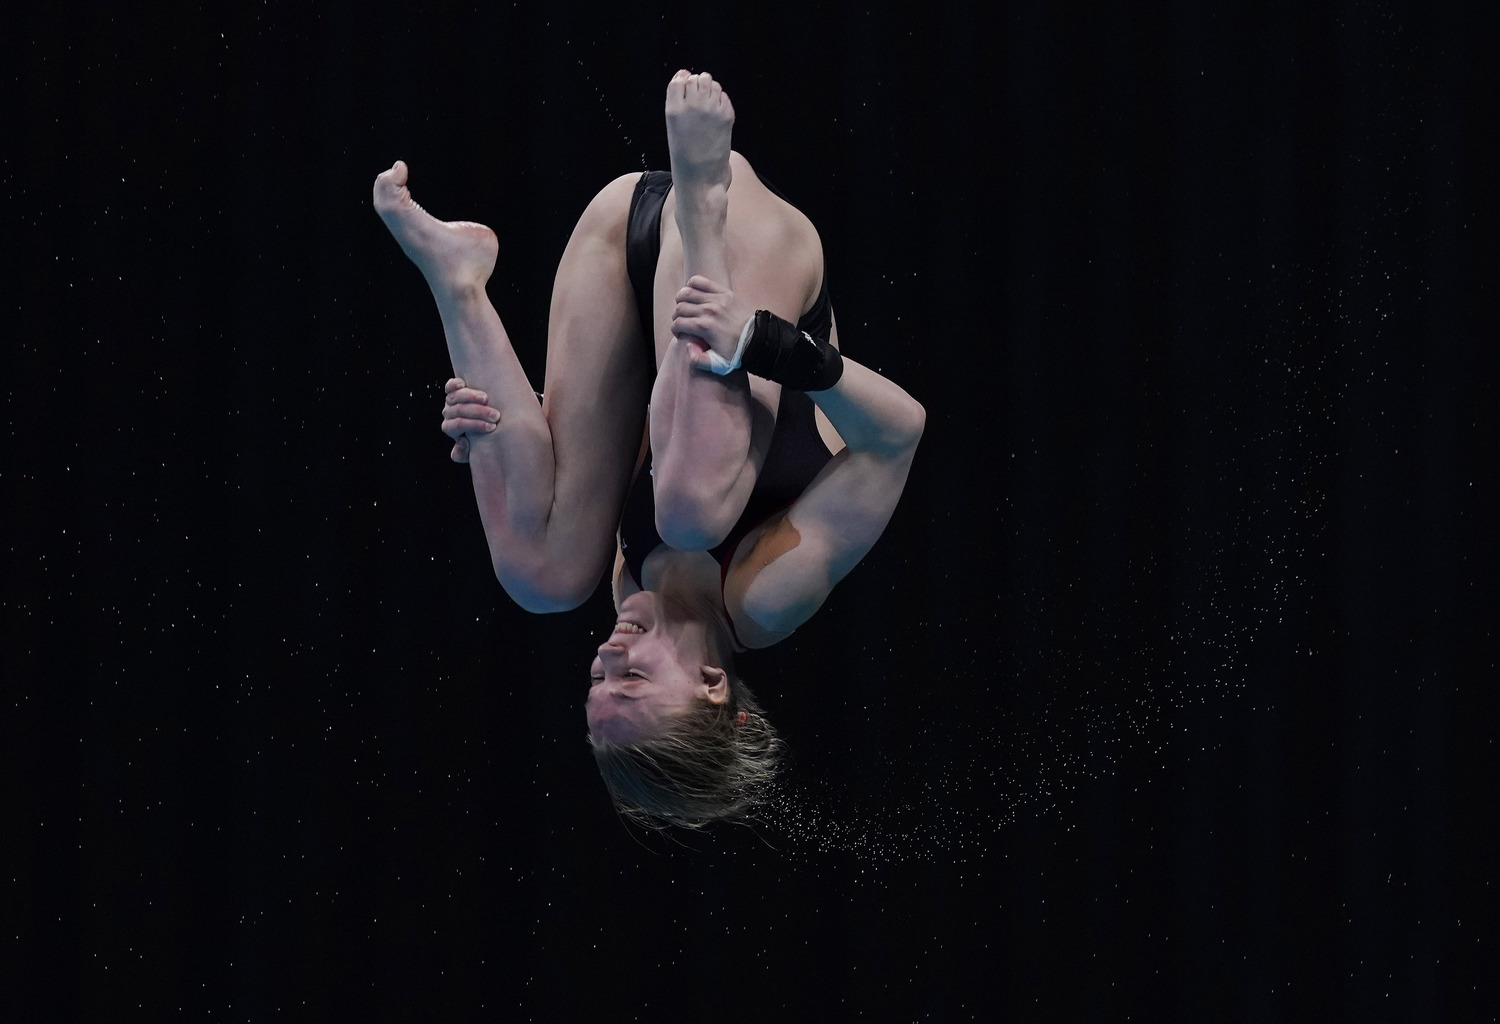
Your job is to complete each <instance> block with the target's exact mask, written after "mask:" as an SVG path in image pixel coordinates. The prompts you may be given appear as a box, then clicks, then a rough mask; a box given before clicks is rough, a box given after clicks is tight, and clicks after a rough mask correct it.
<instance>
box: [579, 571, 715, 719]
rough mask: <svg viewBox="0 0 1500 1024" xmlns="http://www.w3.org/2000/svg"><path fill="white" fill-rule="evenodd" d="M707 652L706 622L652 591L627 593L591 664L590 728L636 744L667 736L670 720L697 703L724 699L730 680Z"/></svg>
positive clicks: (587, 707) (587, 706)
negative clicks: (677, 610) (663, 730)
mask: <svg viewBox="0 0 1500 1024" xmlns="http://www.w3.org/2000/svg"><path fill="white" fill-rule="evenodd" d="M707 657H708V643H707V639H706V634H705V633H704V627H703V625H702V623H698V622H694V621H693V620H691V619H688V618H685V617H684V616H682V615H681V614H678V613H675V612H673V611H671V610H670V609H669V606H668V605H667V604H666V603H665V602H663V601H662V600H661V599H660V598H659V597H657V595H655V594H653V593H651V592H649V591H643V592H641V593H638V594H633V595H631V596H630V597H629V598H626V600H625V601H624V602H623V603H622V604H621V605H620V611H619V614H618V616H617V618H616V622H615V625H614V628H613V629H612V630H611V631H610V634H609V636H608V637H606V638H605V640H604V643H602V644H600V645H599V653H598V656H597V657H595V658H594V663H593V664H592V665H591V666H590V667H589V677H590V678H589V697H588V702H587V704H586V705H585V708H586V710H587V712H588V723H589V733H590V734H591V735H592V736H593V737H594V738H595V739H603V740H609V741H612V742H615V743H635V742H639V741H641V740H645V739H650V738H652V737H653V736H656V735H658V734H660V732H661V727H662V725H663V723H665V722H666V721H668V720H669V719H671V718H672V717H674V716H676V715H680V714H683V713H684V712H686V711H687V710H688V709H689V708H691V707H692V706H693V705H694V703H695V702H697V701H700V700H707V701H711V702H713V703H723V702H724V701H725V700H727V699H728V698H729V687H728V684H727V681H726V680H725V678H724V673H723V671H722V670H720V669H718V668H715V667H713V666H710V665H709V664H708V663H707Z"/></svg>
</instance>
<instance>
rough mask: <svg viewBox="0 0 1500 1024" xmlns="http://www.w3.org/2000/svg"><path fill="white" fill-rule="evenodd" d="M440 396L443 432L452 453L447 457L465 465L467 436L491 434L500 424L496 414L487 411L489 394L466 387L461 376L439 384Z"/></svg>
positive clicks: (467, 452)
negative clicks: (440, 385) (442, 397)
mask: <svg viewBox="0 0 1500 1024" xmlns="http://www.w3.org/2000/svg"><path fill="white" fill-rule="evenodd" d="M443 393H444V395H445V396H446V398H445V399H444V401H443V433H445V434H447V435H448V436H449V437H451V438H453V451H451V452H449V453H448V457H449V458H450V459H452V460H453V461H454V462H468V461H469V436H470V435H471V434H472V435H475V436H480V437H482V436H483V435H485V434H489V433H491V432H493V431H494V429H495V427H496V426H497V425H498V424H499V423H500V412H499V410H498V409H491V408H490V404H489V402H490V396H489V395H486V394H485V393H484V392H483V391H477V390H475V389H474V388H471V387H469V386H468V385H467V384H465V383H464V380H463V378H462V377H454V378H453V379H452V380H450V381H448V383H447V384H445V385H443Z"/></svg>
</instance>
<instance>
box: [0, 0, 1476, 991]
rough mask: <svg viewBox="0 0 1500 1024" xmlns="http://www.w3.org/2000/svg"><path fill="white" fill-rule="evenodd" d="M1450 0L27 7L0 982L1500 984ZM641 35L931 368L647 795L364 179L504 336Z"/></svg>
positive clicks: (1471, 200)
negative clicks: (894, 493) (616, 745)
mask: <svg viewBox="0 0 1500 1024" xmlns="http://www.w3.org/2000/svg"><path fill="white" fill-rule="evenodd" d="M1477 10H1478V7H1477V6H1476V7H1475V8H1473V9H1472V10H1471V9H1470V8H1467V7H1464V6H1461V5H1439V6H1438V7H1437V8H1436V9H1431V8H1429V7H1428V5H1417V4H1412V5H1401V4H1395V3H1344V4H1330V5H1321V4H1305V3H1275V2H1273V3H1249V2H1241V3H1236V4H1232V5H1218V4H1192V3H1177V4H1173V5H1127V4H1098V5H1083V4H1075V5H1063V4H1038V5H1022V6H1016V7H1000V6H991V5H988V4H978V3H963V2H956V0H938V2H933V3H925V4H901V5H891V4H876V3H863V4H862V3H834V4H820V3H770V4H754V5H742V4H734V3H725V4H695V5H671V6H664V7H660V8H644V7H643V8H639V9H636V8H635V7H634V5H629V4H620V5H610V6H608V7H604V6H599V7H596V6H595V5H592V4H582V5H577V4H567V3H555V4H548V5H540V4H531V3H516V4H481V5H432V4H421V3H416V4H400V5H397V4H380V3H375V4H362V5H356V4H339V5H315V6H313V7H303V6H296V7H293V6H290V5H281V4H270V3H268V4H250V3H246V4H231V5H224V6H221V5H204V6H201V7H193V6H189V5H180V6H173V7H170V8H164V7H158V8H157V9H156V11H155V13H151V14H133V15H127V14H125V13H122V12H118V11H116V12H114V13H110V12H109V11H107V10H106V9H105V8H103V7H99V8H95V9H90V8H87V7H82V8H81V7H76V6H75V7H69V6H47V7H43V6H39V5H31V6H28V7H26V8H25V9H23V10H21V11H19V12H12V13H11V14H10V15H9V16H8V25H7V28H6V36H7V38H6V40H5V42H4V43H3V44H0V45H3V47H4V55H5V62H4V64H5V68H6V71H5V74H6V76H7V77H8V79H9V82H10V96H9V97H7V100H6V103H5V114H4V115H3V116H4V118H5V121H6V123H7V127H6V129H5V131H4V140H5V142H4V147H3V151H0V181H3V183H4V197H5V205H4V211H3V224H4V239H5V243H4V247H5V258H6V263H7V266H8V272H7V275H6V279H7V283H8V285H9V287H8V289H7V293H6V294H7V297H6V299H5V301H4V304H3V308H4V309H5V320H4V336H5V367H6V370H5V379H4V381H3V396H4V398H3V401H4V408H3V424H4V437H5V442H4V443H5V465H4V468H3V475H0V480H3V482H4V485H5V492H4V495H5V496H4V509H5V523H6V525H5V528H4V531H3V535H4V538H5V540H4V545H3V550H4V556H5V557H4V561H5V569H4V580H5V586H4V604H3V612H4V618H3V622H4V630H5V634H4V642H3V652H0V671H3V673H4V683H3V692H4V696H5V703H4V711H3V714H4V720H5V725H6V729H5V732H6V734H7V737H8V738H7V740H6V742H5V744H4V753H3V757H4V762H3V766H4V773H5V781H4V793H5V806H4V821H3V830H4V843H3V846H0V849H3V851H4V868H5V870H4V872H3V878H0V884H3V886H4V893H3V904H0V905H3V907H4V928H3V934H0V941H3V942H4V948H3V951H0V961H3V963H4V975H5V977H4V980H5V985H6V989H7V992H6V994H5V1002H6V1004H7V1005H8V1006H11V1007H24V1006H28V1005H33V1004H35V1005H46V1006H48V1010H47V1012H46V1014H45V1016H41V1017H36V1018H26V1019H50V1020H75V1019H76V1020H90V1021H98V1020H118V1019H127V1018H131V1017H139V1018H141V1019H150V1020H165V1019H213V1020H221V1019H227V1020H245V1021H261V1020H271V1019H287V1020H355V1019H359V1020H402V1021H406V1020H477V1019H489V1020H527V1019H537V1020H578V1019H582V1018H583V1017H584V1016H585V1015H591V1016H592V1018H593V1019H600V1020H673V1019H685V1018H686V1017H687V1015H688V1014H689V1013H691V1014H693V1015H694V1016H696V1017H698V1018H699V1019H727V1020H759V1021H764V1020H814V1019H832V1020H843V1019H854V1018H863V1019H870V1020H892V1021H896V1020H924V1021H927V1020H931V1021H949V1020H954V1021H957V1020H996V1019H1016V1020H1024V1019H1037V1020H1064V1019H1088V1020H1161V1019H1183V1020H1195V1021H1200V1020H1245V1021H1261V1020H1279V1019H1285V1020H1309V1019H1325V1018H1330V1017H1331V1018H1336V1019H1346V1020H1361V1021H1367V1020H1385V1019H1394V1020H1440V1019H1441V1020H1472V1019H1487V1020H1489V1019H1494V1007H1495V1004H1496V993H1495V985H1494V982H1493V976H1492V970H1491V969H1492V967H1493V956H1492V954H1488V955H1487V952H1486V951H1487V948H1488V947H1486V946H1485V945H1484V944H1483V943H1482V942H1481V941H1480V938H1481V936H1480V929H1481V926H1482V922H1483V921H1484V920H1485V919H1487V918H1490V917H1493V915H1494V913H1495V889H1494V881H1495V864H1494V858H1493V855H1492V853H1491V852H1490V850H1489V849H1488V848H1487V847H1484V846H1481V845H1480V843H1479V842H1478V840H1477V835H1478V834H1479V833H1481V832H1483V831H1485V823H1486V822H1487V821H1488V820H1489V819H1491V818H1493V816H1494V811H1495V801H1494V786H1493V779H1494V773H1495V762H1494V756H1493V751H1494V748H1493V744H1492V740H1491V739H1490V732H1491V720H1490V718H1489V717H1488V716H1487V715H1485V714H1484V713H1483V710H1484V706H1483V698H1484V697H1486V696H1487V695H1488V691H1489V690H1490V689H1491V687H1492V686H1493V685H1494V681H1495V664H1494V653H1493V649H1494V645H1493V629H1494V625H1495V615H1494V607H1493V605H1489V606H1486V605H1485V604H1484V603H1483V601H1482V599H1481V596H1480V594H1481V591H1482V590H1483V589H1484V588H1485V587H1486V585H1487V584H1488V580H1489V575H1490V573H1491V572H1492V571H1493V569H1494V565H1495V563H1494V558H1493V556H1494V553H1495V551H1494V547H1495V544H1494V533H1495V530H1494V521H1493V511H1492V510H1493V499H1494V481H1493V467H1494V458H1495V450H1494V437H1495V419H1494V416H1493V412H1492V406H1493V403H1494V401H1495V398H1496V395H1495V388H1494V384H1493V378H1492V377H1491V376H1490V375H1489V374H1488V373H1487V360H1486V357H1487V356H1488V353H1489V352H1490V351H1491V350H1492V348H1493V345H1494V327H1493V324H1494V313H1495V290H1494V283H1493V271H1494V268H1495V261H1494V259H1493V256H1494V233H1493V228H1494V225H1493V222H1492V221H1490V220H1488V219H1486V218H1485V217H1483V216H1481V214H1480V212H1479V208H1480V207H1481V205H1482V203H1481V198H1482V194H1483V193H1484V192H1487V191H1488V186H1487V185H1486V182H1492V181H1493V171H1492V164H1491V163H1490V162H1489V161H1488V160H1487V159H1481V155H1480V154H1481V150H1482V149H1484V148H1486V147H1485V145H1484V144H1485V143H1486V142H1487V141H1488V139H1489V137H1490V136H1492V135H1493V131H1494V123H1495V117H1494V112H1495V105H1494V103H1493V101H1494V94H1493V86H1492V79H1491V78H1490V77H1489V76H1488V73H1487V66H1488V65H1489V64H1490V63H1492V60H1493V54H1492V53H1491V52H1490V47H1489V45H1488V44H1487V43H1486V42H1485V41H1484V36H1483V35H1482V33H1481V32H1480V31H1479V21H1478V18H1477ZM682 66H686V67H691V68H694V69H706V70H710V71H712V72H714V73H715V75H716V76H717V77H718V78H719V79H720V80H721V81H723V82H724V83H725V84H726V86H727V88H728V89H729V91H730V93H731V95H732V96H733V97H734V100H735V103H736V107H737V109H738V111H739V121H738V123H737V125H736V147H737V148H738V149H740V150H741V151H742V152H744V153H745V154H746V155H747V156H748V157H749V159H750V160H751V161H752V162H753V163H754V164H755V165H756V166H757V168H758V169H759V170H761V171H762V172H763V173H764V174H766V175H767V176H768V177H770V178H771V179H772V180H774V181H775V182H776V183H777V184H778V185H779V186H780V187H781V189H782V190H783V191H785V192H786V193H788V195H789V196H790V197H791V198H792V199H793V200H794V201H795V202H796V203H797V204H798V205H799V206H800V207H801V208H802V209H803V210H804V211H805V212H807V213H808V214H809V216H811V218H812V219H813V221H814V223H816V224H817V225H818V226H819V229H820V231H821V233H822V236H823V241H824V246H825V250H826V253H827V259H828V266H829V273H830V280H831V284H832V290H833V296H834V301H835V306H836V308H837V310H838V314H839V319H840V328H841V331H840V333H841V336H842V338H843V342H844V345H845V350H846V351H847V352H849V353H850V354H852V355H854V356H855V357H857V358H859V359H861V360H864V361H866V362H868V363H869V364H871V365H873V366H875V367H877V368H879V369H881V370H882V371H884V372H886V373H888V374H889V375H890V376H891V377H892V378H893V379H895V380H897V381H899V382H900V383H901V384H903V386H905V387H906V388H907V389H908V390H910V391H911V392H912V393H913V394H915V395H916V396H918V397H919V398H920V399H921V400H922V401H923V402H924V404H925V405H926V407H927V409H928V414H929V418H928V432H927V436H926V438H925V439H924V443H923V449H922V452H921V454H920V457H919V461H918V465H917V467H916V468H915V470H914V472H913V475H912V478H911V482H910V485H909V487H908V490H907V494H906V496H905V497H904V499H903V502H902V505H901V508H900V509H899V510H898V512H897V514H896V517H895V519H894V521H893V522H892V525H891V527H890V529H889V531H888V532H887V535H886V537H885V538H884V539H883V540H882V541H881V543H880V545H879V546H878V548H877V549H876V550H875V551H874V552H873V553H872V554H871V555H870V557H869V558H868V559H867V560H866V562H865V564H863V565H862V566H861V567H860V568H859V569H857V570H856V571H855V573H854V574H853V575H851V576H850V577H849V579H848V580H847V581H845V583H844V584H843V585H842V586H841V587H840V589H839V591H838V592H837V593H836V594H835V595H834V597H833V598H832V599H831V600H830V601H829V603H828V605H827V606H826V608H825V610H824V611H823V613H822V614H821V615H820V616H819V617H818V618H817V619H816V620H815V621H814V622H813V623H810V624H809V625H808V626H806V627H804V629H803V630H801V631H800V632H799V634H798V635H797V637H796V638H794V639H793V640H792V641H789V642H788V643H787V644H784V645H783V646H782V647H780V648H778V649H777V650H776V651H774V652H767V653H766V654H765V655H763V656H761V657H759V658H747V659H746V663H745V664H744V665H743V666H742V668H743V669H744V670H745V671H746V674H747V675H748V676H749V677H750V678H751V679H753V680H754V681H755V682H756V683H757V684H758V689H759V690H760V691H761V693H762V696H763V697H764V698H765V700H766V702H767V704H768V705H769V708H770V710H771V712H772V714H773V715H774V717H775V718H776V720H777V721H778V723H779V724H780V725H781V727H782V729H783V731H784V733H785V735H786V737H787V739H788V740H789V742H790V744H791V746H792V749H793V752H794V760H793V764H792V768H791V774H790V779H791V785H792V790H793V793H792V795H791V796H789V797H787V798H786V799H785V800H784V801H783V804H782V806H781V807H780V808H779V809H778V811H777V813H776V814H774V815H773V816H772V818H771V820H768V821H767V822H766V823H765V824H763V825H762V826H761V827H760V828H758V829H756V830H754V831H751V830H746V829H721V830H719V831H717V832H714V833H711V834H705V835H692V836H687V837H685V838H682V839H680V841H673V840H671V839H667V838H663V837H657V836H651V835H646V836H637V835H632V834H631V833H629V832H627V830H626V829H624V828H623V827H622V825H621V824H620V823H619V822H618V820H617V819H616V818H615V817H614V815H613V813H612V811H611V810H610V808H609V806H608V802H607V800H606V798H605V796H604V794H603V791H602V786H600V785H599V783H598V780H597V774H596V772H595V770H594V768H593V765H592V759H591V758H590V757H589V755H588V753H587V748H586V746H585V743H584V739H583V736H584V726H583V718H582V715H581V714H580V707H579V706H580V704H581V701H582V698H583V693H584V689H585V684H584V668H585V667H586V664H587V659H588V656H589V654H588V652H589V650H590V649H591V647H592V646H593V644H594V643H595V642H596V641H595V640H594V639H593V638H594V637H595V636H596V635H597V634H598V633H599V632H600V631H601V630H602V629H603V628H605V627H606V626H607V625H608V623H609V622H610V612H609V604H608V599H607V595H606V594H605V593H604V592H603V591H602V590H601V592H600V594H599V595H597V596H596V598H595V599H594V601H593V602H592V603H590V604H589V605H587V606H586V607H585V608H583V609H581V610H579V611H577V612H573V613H569V614H566V615H560V616H551V617H546V618H537V617H532V616H527V615H525V614H524V613H521V612H520V611H518V610H517V609H516V608H515V607H513V606H512V605H511V604H510V603H509V601H508V599H507V598H506V597H505V595H504V594H503V593H502V592H501V591H500V589H499V587H498V585H496V584H495V582H494V580H493V578H492V577H491V576H490V574H489V571H488V563H487V560H486V557H485V551H484V544H483V537H482V534H481V531H480V529H479V525H478V522H477V517H476V516H475V514H474V512H473V509H472V498H471V496H470V494H469V492H468V484H467V471H466V470H464V469H462V468H458V467H454V466H452V465H451V464H449V462H448V461H447V458H446V452H447V444H446V443H445V441H444V439H443V438H442V437H441V436H440V434H439V433H438V430H437V424H438V408H439V402H440V398H439V395H440V391H439V388H440V385H441V382H442V381H443V380H444V379H445V377H446V376H447V375H448V370H447V366H446V360H445V355H444V350H443V345H442V340H441V333H440V331H439V328H438V323H437V318H436V315H435V312H434V310H433V308H432V305H431V301H430V299H429V297H428V295H427V293H426V290H425V287H424V286H423V284H422V282H421V280H420V276H419V275H418V274H417V272H416V271H415V269H413V268H412V267H411V266H410V265H408V264H406V263H405V262H404V260H403V259H402V257H401V255H400V253H399V251H398V250H397V247H396V246H395V245H394V243H392V242H391V240H390V239H389V238H388V237H387V236H386V235H385V234H384V231H383V229H382V228H381V226H380V224H379V222H378V221H377V219H376V218H375V216H374V215H373V214H372V213H371V211H370V208H369V186H370V182H371V180H372V179H373V177H374V175H375V173H376V172H377V171H379V170H381V169H383V168H384V167H387V166H389V165H390V163H391V161H392V160H393V159H394V158H396V157H401V158H404V159H406V160H407V161H408V162H409V163H410V164H411V166H412V168H413V179H412V184H413V190H414V192H415V194H416V196H417V197H418V199H419V200H420V201H422V202H423V203H424V205H426V206H427V207H428V208H429V209H431V210H433V211H434V212H436V213H437V214H438V215H439V216H445V217H467V218H472V219H477V220H482V221H484V222H486V223H488V224H490V225H492V226H493V227H494V228H495V229H496V231H497V232H498V234H499V237H500V239H501V255H500V261H499V265H498V267H497V269H496V272H495V275H494V278H493V279H492V281H491V285H490V290H491V295H492V297H493V299H494V301H495V303H496V305H497V307H498V308H499V310H500V312H501V315H502V316H503V317H504V318H505V320H506V323H507V325H508V326H509V328H510V330H511V333H512V335H513V336H514V337H515V338H516V339H517V345H518V348H519V349H520V351H521V353H522V359H523V362H525V363H526V365H527V367H528V369H529V370H530V371H531V372H532V373H533V374H534V375H535V378H536V381H537V384H538V386H540V373H541V367H542V358H543V349H542V345H543V339H544V330H545V318H546V313H547V301H548V292H549V289H550V284H551V277H552V273H553V271H554V270H555V267H556V260H557V258H558V256H559V255H560V254H561V251H562V247H563V244H564V243H565V241H566V239H567V236H568V233H569V232H570V231H571V229H572V226H573V223H574V221H575V219H576V217H577V215H578V213H579V212H580V211H581V210H582V209H583V207H584V205H585V204H586V203H587V201H588V200H589V198H590V197H591V196H592V195H593V194H594V192H596V191H597V190H598V189H599V188H600V187H602V186H603V184H605V183H606V182H607V181H609V180H610V179H611V178H613V177H615V176H616V175H618V174H621V173H625V172H628V171H630V170H632V169H644V167H646V166H650V167H663V166H665V164H666V152H665V143H664V136H663V133H662V130H661V112H660V107H661V94H662V89H663V87H664V85H665V82H666V80H667V78H668V77H670V75H671V73H672V72H673V71H674V70H676V69H677V68H678V67H682ZM43 1001H44V1002H43ZM17 1019H20V1018H17Z"/></svg>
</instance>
